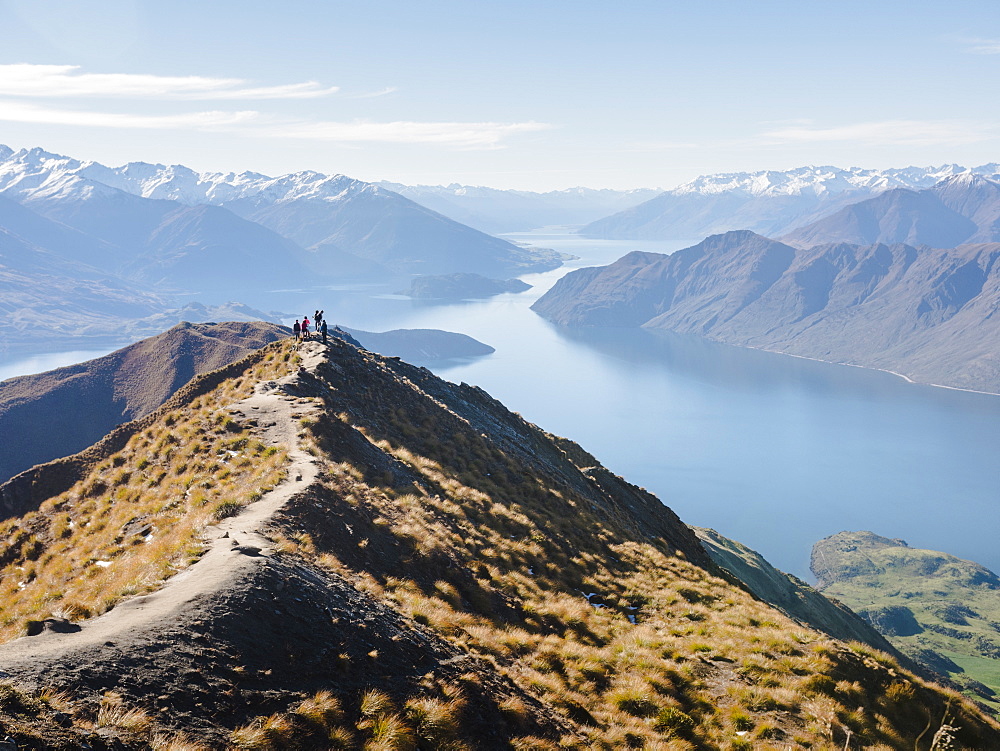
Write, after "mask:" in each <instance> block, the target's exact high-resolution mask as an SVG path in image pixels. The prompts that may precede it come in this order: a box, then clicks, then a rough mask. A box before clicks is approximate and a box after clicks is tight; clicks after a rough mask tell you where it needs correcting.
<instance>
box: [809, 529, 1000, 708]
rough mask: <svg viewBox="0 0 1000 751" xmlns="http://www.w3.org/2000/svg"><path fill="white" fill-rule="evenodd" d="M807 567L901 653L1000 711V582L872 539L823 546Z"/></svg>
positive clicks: (840, 539) (857, 537)
mask: <svg viewBox="0 0 1000 751" xmlns="http://www.w3.org/2000/svg"><path fill="white" fill-rule="evenodd" d="M810 566H811V568H812V571H813V573H814V574H815V575H816V576H817V577H818V579H819V584H818V585H817V586H818V587H819V588H820V589H821V590H822V591H823V592H824V593H829V594H830V595H832V596H834V597H837V598H839V599H841V600H843V601H844V602H845V603H847V604H848V605H849V606H850V607H851V608H853V609H854V610H855V612H857V613H859V614H861V615H862V616H863V617H864V618H866V619H867V620H868V621H869V622H870V623H871V624H872V625H873V626H875V628H877V629H878V630H879V631H881V632H882V633H883V634H884V635H885V636H886V638H887V639H889V641H890V642H892V643H893V644H894V645H895V646H896V647H898V648H899V649H900V650H902V651H903V652H905V653H906V654H908V655H909V656H910V657H912V658H913V659H914V660H916V661H917V662H922V663H924V664H925V665H928V666H929V667H930V668H931V669H933V670H936V671H937V672H939V673H942V674H947V675H949V676H950V677H951V678H952V679H953V680H955V681H956V682H957V683H959V684H964V685H965V686H967V687H968V688H969V691H970V692H971V693H972V694H973V695H975V696H976V697H977V698H980V699H984V700H990V701H993V702H996V705H995V706H1000V701H998V698H997V695H996V692H998V691H1000V680H998V679H997V675H998V674H1000V673H998V671H1000V577H998V576H997V575H996V574H994V573H993V572H992V571H990V570H989V569H987V568H985V567H984V566H980V565H979V564H978V563H973V562H972V561H965V560H962V559H961V558H956V557H955V556H953V555H948V554H947V553H939V552H937V551H935V550H921V549H917V548H911V547H909V546H908V545H907V544H906V542H904V541H903V540H891V539H888V538H886V537H880V536H879V535H876V534H873V533H871V532H841V533H839V534H836V535H833V536H832V537H827V538H826V539H824V540H820V541H819V542H817V543H816V544H815V545H814V546H813V551H812V561H811V563H810ZM982 684H985V687H984V686H983V685H982Z"/></svg>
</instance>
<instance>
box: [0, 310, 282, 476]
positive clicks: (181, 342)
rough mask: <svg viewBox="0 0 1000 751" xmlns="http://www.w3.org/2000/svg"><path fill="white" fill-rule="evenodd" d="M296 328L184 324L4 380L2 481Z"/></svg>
mask: <svg viewBox="0 0 1000 751" xmlns="http://www.w3.org/2000/svg"><path fill="white" fill-rule="evenodd" d="M288 335H289V332H288V329H287V328H285V327H283V326H278V325H276V324H272V323H263V322H255V323H236V322H230V323H202V324H181V325H178V326H175V327H174V328H172V329H170V330H169V331H167V332H165V333H163V334H160V335H159V336H154V337H152V338H150V339H144V340H142V341H141V342H137V343H136V344H132V345H129V346H128V347H125V348H124V349H120V350H118V351H117V352H112V353H111V354H110V355H106V356H104V357H101V358H98V359H96V360H89V361H87V362H84V363H80V364H79V365H72V366H70V367H66V368H59V369H58V370H53V371H50V372H48V373H42V374H40V375H31V376H22V377H20V378H12V379H10V380H7V381H3V382H0V435H4V436H8V437H13V436H17V439H16V440H9V441H5V442H4V450H3V452H0V482H3V481H5V480H7V479H9V478H10V477H13V476H14V475H16V474H17V473H18V472H21V471H23V470H26V469H28V468H29V467H32V466H33V465H35V464H41V463H43V462H48V461H51V460H52V459H55V458H57V457H60V456H67V455H69V454H74V453H76V452H78V451H81V450H82V449H84V448H86V447H87V446H89V445H90V444H92V443H94V442H95V441H97V440H98V439H100V438H101V437H102V436H104V435H105V434H106V433H108V432H110V431H111V430H112V429H113V428H115V427H116V426H118V425H119V424H121V423H123V422H128V421H130V420H134V419H136V418H139V417H143V416H144V415H147V414H149V413H150V412H152V411H153V410H154V409H156V408H157V407H159V406H160V405H161V404H163V402H165V401H166V400H167V399H168V398H169V397H170V395H171V394H173V393H174V392H175V391H177V389H179V388H180V387H181V386H183V385H184V384H185V383H187V382H188V381H189V380H191V378H193V377H194V376H195V375H198V374H200V373H204V372H207V371H209V370H215V369H216V368H219V367H221V366H223V365H225V364H227V363H230V362H233V361H234V360H238V359H240V358H241V357H243V356H244V355H246V354H247V353H248V352H250V351H252V350H255V349H259V348H260V347H263V346H264V345H265V344H268V343H269V342H273V341H275V340H277V339H282V338H285V337H287V336H288Z"/></svg>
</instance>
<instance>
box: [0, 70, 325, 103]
mask: <svg viewBox="0 0 1000 751" xmlns="http://www.w3.org/2000/svg"><path fill="white" fill-rule="evenodd" d="M336 91H338V88H337V87H336V86H328V87H324V86H321V85H320V84H319V83H317V82H316V81H305V82H303V83H292V84H284V85H280V86H258V87H254V86H247V82H246V81H244V80H243V79H240V78H208V77H205V76H155V75H146V74H138V73H82V72H80V66H78V65H33V64H30V63H16V64H11V65H0V96H24V97H131V98H142V99H189V100H190V99H315V98H317V97H323V96H327V95H329V94H333V93H334V92H336Z"/></svg>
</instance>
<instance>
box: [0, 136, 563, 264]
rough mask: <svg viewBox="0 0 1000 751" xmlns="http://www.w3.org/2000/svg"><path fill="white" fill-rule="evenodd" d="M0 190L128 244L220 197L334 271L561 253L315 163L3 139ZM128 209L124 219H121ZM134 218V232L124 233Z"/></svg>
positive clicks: (545, 257) (536, 258)
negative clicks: (91, 155)
mask: <svg viewBox="0 0 1000 751" xmlns="http://www.w3.org/2000/svg"><path fill="white" fill-rule="evenodd" d="M0 193H2V194H4V195H6V196H8V197H11V198H14V199H15V200H17V201H19V202H21V203H23V204H25V205H27V206H29V207H32V208H34V209H35V210H36V211H39V212H40V213H43V214H45V215H47V216H50V217H52V218H55V219H57V220H59V221H61V222H63V223H65V224H68V225H70V226H72V227H75V228H77V229H79V230H81V231H85V232H88V233H89V234H94V235H96V236H98V237H101V236H102V233H101V231H100V230H101V229H102V228H104V227H106V224H107V222H106V220H105V218H104V217H105V214H106V213H108V212H111V213H112V214H114V215H115V216H116V217H118V218H119V221H117V222H115V224H116V225H120V226H117V229H116V232H117V236H116V237H115V238H107V239H109V240H114V241H116V242H117V243H118V244H121V245H125V246H126V247H131V246H134V245H136V244H139V245H141V244H142V243H143V242H144V240H145V238H146V237H147V236H148V234H149V233H150V232H152V231H154V230H155V227H156V226H157V221H156V220H157V219H160V221H162V216H163V215H165V214H167V213H169V212H170V211H174V210H177V209H179V208H180V206H189V207H195V206H199V205H212V206H218V207H220V208H223V209H225V210H227V211H228V212H232V213H233V214H235V215H236V216H238V217H240V218H241V219H244V220H247V221H252V222H255V223H257V224H259V225H262V226H263V227H266V228H268V229H269V230H271V231H272V232H276V233H277V234H279V235H281V236H283V237H284V238H286V239H288V240H291V241H293V242H294V243H297V244H298V245H300V246H301V247H302V248H303V249H307V250H308V251H309V252H310V254H311V266H312V267H313V269H314V271H320V272H325V273H326V274H327V275H329V276H333V277H336V276H338V275H342V274H343V270H344V269H345V267H346V268H348V269H349V270H350V271H352V272H355V273H363V272H367V274H368V275H372V274H374V275H376V276H385V275H387V274H388V273H390V272H396V273H410V272H412V271H420V272H423V273H453V272H456V271H466V272H475V273H484V274H486V275H517V274H521V273H526V272H529V271H543V270H548V269H552V268H556V267H557V266H559V265H560V263H561V262H562V258H563V256H562V255H561V254H559V253H556V252H554V251H551V250H541V249H527V248H523V247H520V246H517V245H514V244H512V243H509V242H507V241H506V240H501V239H499V238H495V237H491V236H490V235H487V234H485V233H483V232H479V231H478V230H474V229H472V228H471V227H466V226H465V225H462V224H459V223H458V222H455V221H453V220H451V219H449V218H447V217H445V216H443V215H441V214H438V213H437V212H434V211H432V210H430V209H427V208H425V207H424V206H421V205H419V204H417V203H414V202H413V201H411V200H409V199H408V198H404V197H402V196H400V195H398V194H396V193H393V192H392V191H389V190H386V189H385V188H381V187H379V186H377V185H374V184H371V183H366V182H363V181H361V180H355V179H353V178H350V177H347V176H344V175H323V174H321V173H318V172H311V171H305V172H298V173H295V174H290V175H283V176H280V177H268V176H266V175H261V174H259V173H254V172H242V173H198V172H195V171H194V170H192V169H190V168H188V167H185V166H183V165H173V166H169V167H168V166H165V165H162V164H147V163H144V162H134V163H130V164H126V165H124V166H121V167H116V168H110V167H106V166H105V165H102V164H99V163H96V162H86V161H80V160H77V159H73V158H71V157H65V156H61V155H57V154H51V153H49V152H46V151H44V150H42V149H37V148H36V149H31V150H27V149H22V150H21V151H18V152H14V151H12V150H11V149H9V148H6V147H5V150H4V151H0ZM129 197H132V199H131V200H130V198H129ZM179 205H180V206H179ZM168 207H169V208H168ZM124 214H127V216H128V221H124V222H122V221H120V219H121V217H122V216H123V215H124ZM142 217H145V218H146V219H145V221H142ZM137 221H138V225H137V226H136V227H135V232H133V233H132V234H127V233H126V234H123V233H122V231H121V230H122V228H125V229H127V228H129V227H131V226H133V225H135V223H136V222H137ZM233 223H234V224H235V222H233ZM149 225H152V226H149ZM244 232H245V231H244ZM268 254H269V255H271V256H274V257H283V256H280V255H279V254H278V253H276V252H274V251H273V250H269V251H268ZM296 260H297V261H300V259H296Z"/></svg>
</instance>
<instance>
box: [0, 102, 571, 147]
mask: <svg viewBox="0 0 1000 751" xmlns="http://www.w3.org/2000/svg"><path fill="white" fill-rule="evenodd" d="M0 121H6V122H18V123H39V124H43V125H70V126H74V127H95V128H125V129H144V130H150V129H157V128H160V129H173V130H199V131H205V130H213V131H225V132H231V133H233V134H235V135H242V136H248V137H257V138H261V137H263V138H293V139H302V140H313V141H325V142H339V143H344V144H353V143H401V144H404V143H410V144H412V143H424V144H439V145H443V146H451V147H457V148H467V149H476V148H497V147H498V146H499V144H500V141H502V140H503V139H505V138H507V137H508V136H511V135H515V134H518V133H530V132H536V131H541V130H547V129H549V128H551V127H552V126H550V125H548V124H546V123H535V122H528V123H489V122H487V123H453V122H442V123H437V122H406V121H401V122H389V123H377V122H366V121H354V122H316V121H284V122H280V121H276V120H275V119H274V118H272V117H269V116H266V115H264V114H262V113H260V112H256V111H254V110H246V111H221V110H213V111H204V112H186V113H181V114H171V115H147V114H133V113H123V112H97V111H92V110H77V109H63V108H56V107H47V106H40V105H36V104H31V103H28V102H23V101H19V100H15V99H0Z"/></svg>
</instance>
